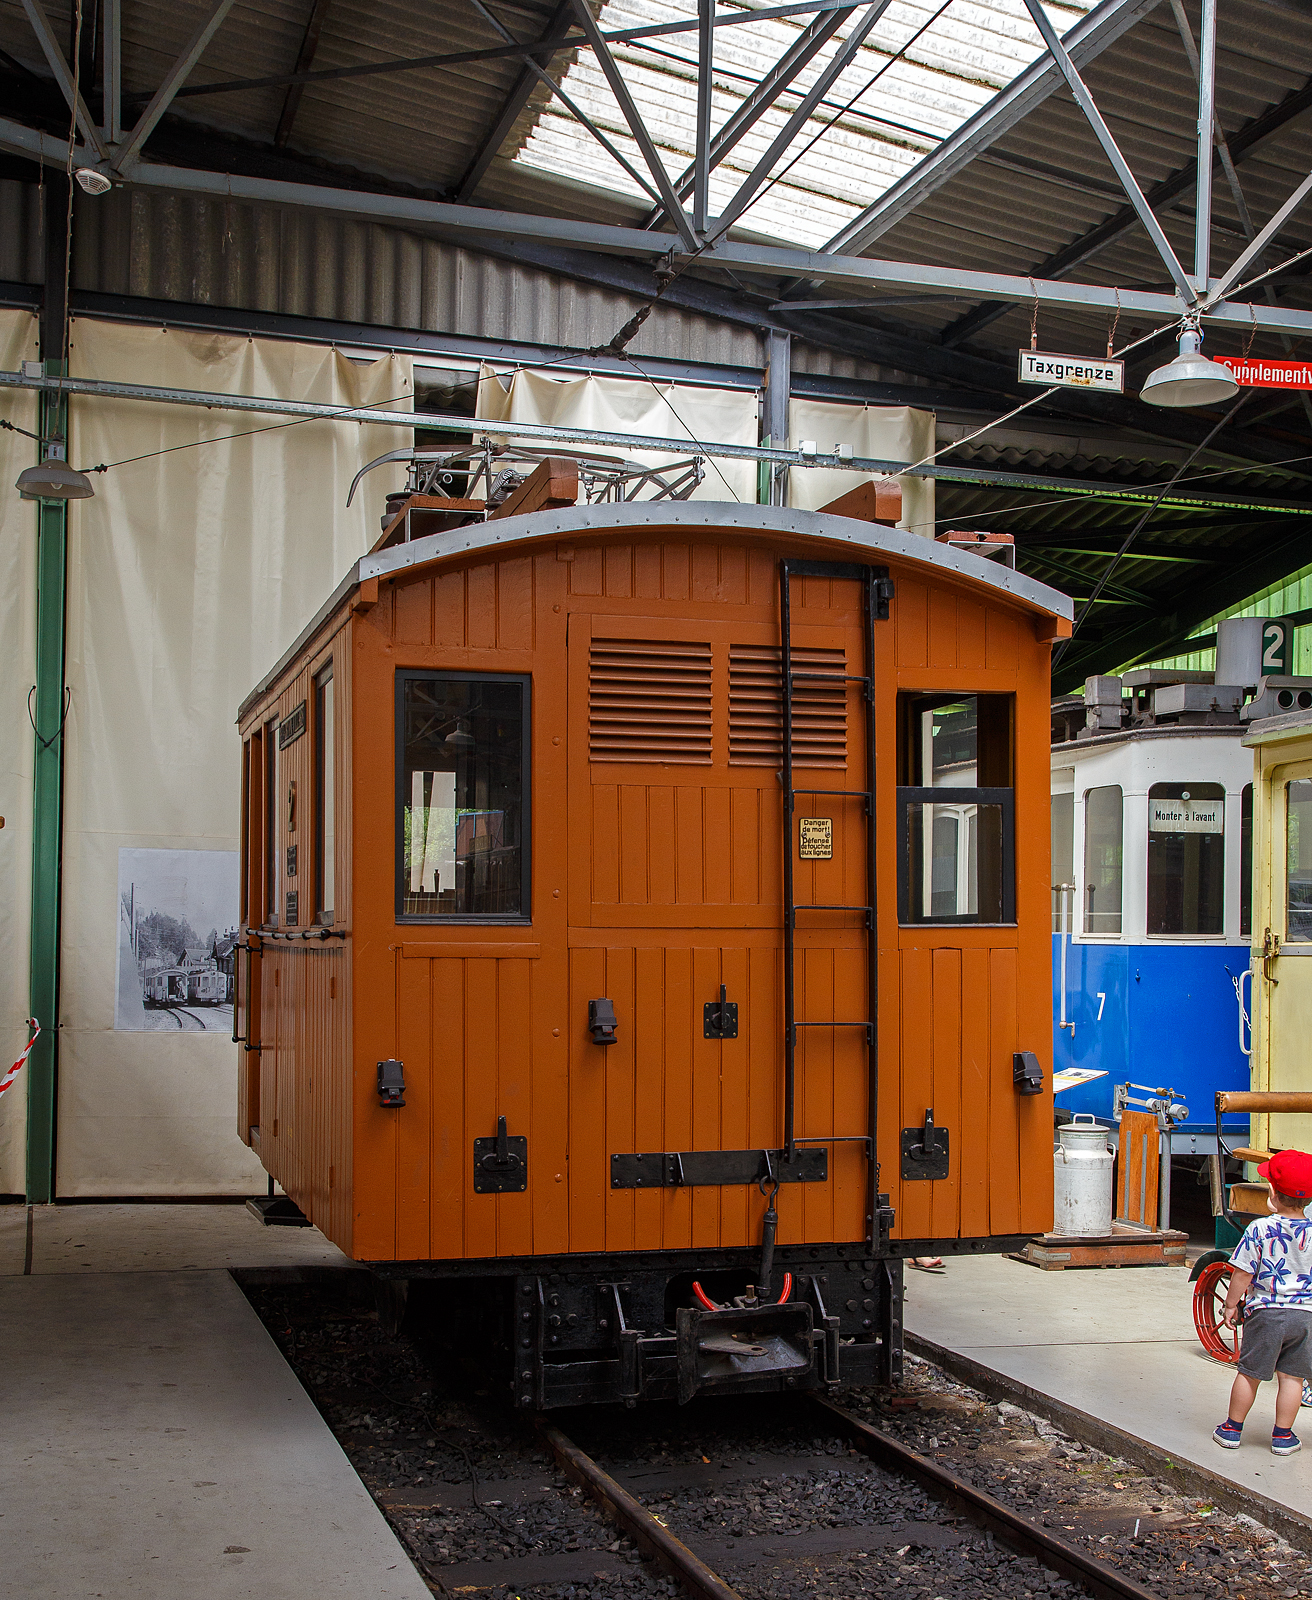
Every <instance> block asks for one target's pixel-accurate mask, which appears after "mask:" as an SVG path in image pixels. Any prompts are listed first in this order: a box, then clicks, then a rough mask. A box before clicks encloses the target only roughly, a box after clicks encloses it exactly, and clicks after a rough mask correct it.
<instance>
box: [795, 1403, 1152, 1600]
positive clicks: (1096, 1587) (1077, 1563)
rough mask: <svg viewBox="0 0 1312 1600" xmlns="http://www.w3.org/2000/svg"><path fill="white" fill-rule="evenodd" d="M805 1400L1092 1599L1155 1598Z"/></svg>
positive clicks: (865, 1426)
mask: <svg viewBox="0 0 1312 1600" xmlns="http://www.w3.org/2000/svg"><path fill="white" fill-rule="evenodd" d="M811 1400H812V1403H813V1404H814V1405H816V1406H818V1407H819V1408H820V1409H821V1410H822V1411H823V1412H824V1413H825V1415H826V1417H827V1418H828V1419H829V1421H830V1422H831V1423H833V1424H835V1425H836V1426H837V1427H838V1429H839V1431H840V1432H842V1433H843V1434H844V1436H845V1437H846V1438H847V1439H848V1440H849V1441H850V1442H851V1443H852V1444H854V1445H855V1446H856V1447H857V1449H858V1450H860V1451H861V1452H862V1453H863V1454H865V1455H867V1456H869V1457H870V1459H871V1460H872V1461H873V1462H874V1463H875V1464H876V1465H877V1466H880V1467H883V1468H884V1469H885V1470H886V1471H889V1472H896V1473H897V1474H898V1475H899V1476H900V1477H904V1478H912V1479H914V1480H915V1482H916V1483H918V1484H919V1485H920V1486H921V1488H922V1489H926V1490H928V1492H929V1493H930V1494H932V1495H933V1496H934V1498H935V1499H936V1500H942V1501H943V1502H944V1503H945V1504H947V1505H949V1506H951V1507H952V1508H953V1509H954V1510H958V1511H961V1512H962V1513H964V1515H966V1516H967V1517H969V1518H970V1520H971V1521H972V1522H974V1523H975V1524H976V1525H977V1526H978V1527H981V1528H983V1529H985V1530H986V1531H987V1532H989V1533H993V1534H996V1535H998V1536H999V1537H1000V1538H1002V1539H1003V1540H1005V1541H1006V1543H1008V1544H1009V1545H1011V1546H1012V1547H1013V1548H1014V1549H1017V1550H1019V1551H1020V1553H1022V1554H1024V1555H1029V1556H1033V1557H1034V1558H1035V1559H1036V1560H1038V1561H1041V1562H1042V1563H1043V1565H1044V1566H1045V1567H1051V1568H1052V1569H1053V1570H1054V1571H1056V1572H1060V1573H1061V1575H1062V1576H1063V1577H1064V1578H1069V1579H1071V1580H1072V1582H1075V1583H1078V1584H1080V1585H1081V1586H1082V1587H1083V1588H1085V1589H1087V1590H1089V1592H1090V1593H1091V1594H1093V1595H1095V1596H1096V1597H1097V1600H1159V1596H1158V1595H1156V1594H1155V1593H1154V1592H1153V1590H1151V1589H1146V1588H1145V1587H1144V1586H1143V1584H1141V1583H1137V1582H1136V1581H1135V1580H1134V1579H1133V1578H1127V1577H1126V1576H1125V1575H1124V1574H1123V1573H1120V1572H1117V1571H1116V1570H1115V1569H1114V1568H1112V1567H1109V1566H1107V1565H1106V1564H1105V1563H1104V1562H1101V1561H1099V1560H1098V1559H1097V1558H1096V1557H1094V1556H1091V1555H1089V1554H1088V1553H1087V1552H1086V1551H1084V1550H1081V1549H1080V1547H1079V1546H1078V1545H1076V1544H1071V1543H1069V1542H1068V1541H1067V1540H1065V1539H1059V1538H1058V1537H1057V1536H1056V1534H1053V1533H1049V1532H1048V1530H1047V1529H1046V1528H1040V1527H1037V1526H1036V1525H1035V1524H1034V1523H1032V1522H1030V1521H1028V1520H1027V1519H1026V1518H1025V1517H1023V1516H1021V1514H1020V1512H1019V1511H1015V1510H1013V1509H1012V1507H1011V1506H1007V1505H1003V1503H1002V1501H1001V1500H995V1499H994V1498H993V1496H992V1495H991V1494H985V1493H984V1491H983V1490H982V1489H977V1488H975V1486H974V1485H973V1484H970V1483H967V1482H966V1481H965V1480H964V1479H963V1478H959V1477H958V1476H957V1474H956V1473H955V1472H949V1471H948V1470H947V1468H946V1467H940V1466H939V1465H938V1464H937V1462H934V1461H930V1460H929V1459H928V1458H927V1457H925V1456H922V1455H918V1454H917V1453H916V1451H914V1450H908V1449H907V1447H906V1445H904V1444H900V1443H899V1442H898V1441H897V1440H896V1439H894V1438H892V1437H891V1436H890V1435H889V1434H887V1433H883V1432H881V1431H880V1429H878V1428H874V1427H871V1425H870V1424H869V1423H868V1422H862V1421H861V1419H860V1418H859V1417H854V1416H853V1415H852V1413H851V1412H850V1411H845V1410H844V1409H843V1407H842V1406H838V1405H835V1404H834V1402H833V1401H832V1400H828V1399H825V1398H824V1397H823V1396H821V1395H812V1396H811Z"/></svg>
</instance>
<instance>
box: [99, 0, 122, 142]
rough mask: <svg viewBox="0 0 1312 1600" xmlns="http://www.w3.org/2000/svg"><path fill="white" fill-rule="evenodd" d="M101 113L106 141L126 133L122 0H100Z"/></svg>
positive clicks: (112, 140)
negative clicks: (124, 128)
mask: <svg viewBox="0 0 1312 1600" xmlns="http://www.w3.org/2000/svg"><path fill="white" fill-rule="evenodd" d="M100 56H101V71H102V84H101V95H100V98H101V102H102V105H101V113H100V121H101V126H102V129H103V131H104V137H105V143H106V144H117V143H118V142H119V140H120V139H121V138H122V136H123V0H101V50H100Z"/></svg>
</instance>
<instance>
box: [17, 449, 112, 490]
mask: <svg viewBox="0 0 1312 1600" xmlns="http://www.w3.org/2000/svg"><path fill="white" fill-rule="evenodd" d="M14 487H15V488H16V489H17V490H18V493H19V496H20V497H21V498H22V499H24V500H90V499H91V497H92V496H93V495H94V494H95V492H96V491H95V490H94V489H93V488H92V487H91V479H90V478H88V477H87V475H86V473H85V472H79V471H78V470H77V468H76V467H70V466H69V464H68V462H67V461H65V460H64V447H63V445H62V444H55V445H48V446H47V447H46V457H45V460H44V461H43V462H42V463H41V465H40V466H39V467H24V468H23V470H22V472H20V473H19V474H18V482H17V483H16V484H15V486H14Z"/></svg>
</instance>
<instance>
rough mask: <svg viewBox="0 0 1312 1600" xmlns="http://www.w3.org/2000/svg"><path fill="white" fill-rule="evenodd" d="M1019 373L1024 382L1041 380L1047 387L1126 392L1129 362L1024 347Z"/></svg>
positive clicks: (1109, 392) (1038, 381)
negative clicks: (1126, 373) (1126, 364)
mask: <svg viewBox="0 0 1312 1600" xmlns="http://www.w3.org/2000/svg"><path fill="white" fill-rule="evenodd" d="M1018 355H1019V357H1020V359H1019V362H1018V363H1017V374H1016V375H1017V377H1018V378H1019V379H1020V381H1021V382H1022V383H1041V384H1042V385H1043V386H1044V388H1045V389H1051V388H1054V387H1055V388H1058V389H1100V390H1102V391H1103V392H1104V393H1106V394H1123V393H1124V392H1125V363H1124V362H1123V361H1112V360H1110V359H1107V360H1102V361H1099V360H1097V359H1096V358H1095V357H1093V356H1061V355H1053V354H1052V353H1051V351H1046V350H1021V351H1019V352H1018Z"/></svg>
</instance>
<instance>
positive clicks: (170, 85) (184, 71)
mask: <svg viewBox="0 0 1312 1600" xmlns="http://www.w3.org/2000/svg"><path fill="white" fill-rule="evenodd" d="M23 4H24V5H32V4H35V0H23ZM232 7H233V0H213V4H212V5H211V6H210V10H209V15H208V16H207V17H206V18H205V20H204V22H202V23H201V25H200V27H199V28H197V29H196V31H195V33H194V34H192V36H191V39H190V40H189V41H188V44H187V47H186V49H185V50H184V51H183V52H182V54H181V55H180V56H179V57H178V59H177V60H176V61H175V62H174V63H173V65H172V66H171V67H170V68H169V70H168V73H167V74H166V75H165V78H164V82H163V83H161V84H160V86H159V88H158V89H156V90H155V93H154V94H153V95H152V96H151V100H150V104H149V105H148V106H147V107H146V109H145V110H144V111H143V112H142V113H141V115H140V117H138V119H137V122H136V126H135V127H134V128H133V130H132V132H131V133H130V134H129V135H128V137H127V139H126V140H125V142H124V143H123V144H121V145H120V146H119V148H118V149H117V150H116V151H115V152H114V159H113V163H112V165H113V167H114V169H115V171H116V172H117V173H119V174H120V175H123V174H126V173H127V172H129V171H130V170H131V169H132V168H133V167H134V166H135V165H136V164H137V162H138V161H139V160H140V159H141V149H142V146H143V145H144V144H145V142H146V140H147V139H149V138H150V136H151V134H152V133H153V132H154V131H155V125H156V124H157V123H158V121H159V119H160V118H161V117H162V116H163V115H164V113H165V112H166V111H167V110H168V108H169V107H170V106H171V105H172V103H173V97H174V96H175V95H176V94H177V92H178V90H179V89H181V87H182V86H183V84H184V83H185V82H186V81H187V76H188V74H189V73H190V72H191V69H192V68H193V67H194V66H195V65H196V63H197V62H198V61H199V60H200V58H201V56H202V55H204V53H205V47H206V45H208V44H209V42H210V40H211V39H212V38H213V37H214V35H215V34H216V33H217V32H218V30H219V26H220V24H221V23H222V22H223V19H224V17H226V16H227V14H228V13H229V11H231V10H232Z"/></svg>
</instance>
